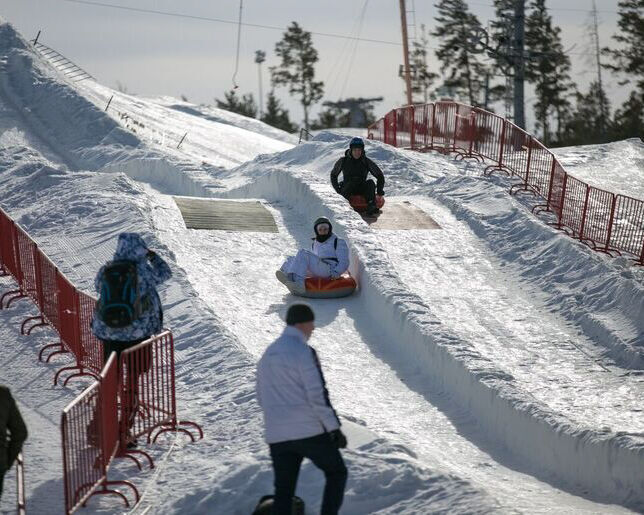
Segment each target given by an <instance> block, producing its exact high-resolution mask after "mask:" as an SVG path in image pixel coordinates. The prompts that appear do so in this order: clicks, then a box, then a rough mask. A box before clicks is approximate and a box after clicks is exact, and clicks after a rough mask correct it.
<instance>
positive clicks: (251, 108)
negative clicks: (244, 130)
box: [215, 89, 257, 118]
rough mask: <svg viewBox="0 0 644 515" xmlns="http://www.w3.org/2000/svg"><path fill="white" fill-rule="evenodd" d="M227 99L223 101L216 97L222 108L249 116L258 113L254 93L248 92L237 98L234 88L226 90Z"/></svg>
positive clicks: (225, 97) (225, 96)
mask: <svg viewBox="0 0 644 515" xmlns="http://www.w3.org/2000/svg"><path fill="white" fill-rule="evenodd" d="M224 99H225V101H221V100H219V99H217V98H215V102H217V107H219V108H220V109H225V110H226V111H232V112H233V113H238V114H242V115H244V116H248V117H249V118H255V116H256V114H257V104H256V103H255V99H254V98H253V94H252V93H247V94H246V95H244V96H243V97H242V98H241V99H239V98H237V93H236V92H235V90H234V89H231V90H230V91H226V92H225V93H224Z"/></svg>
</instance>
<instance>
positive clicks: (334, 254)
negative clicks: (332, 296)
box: [311, 234, 349, 275]
mask: <svg viewBox="0 0 644 515" xmlns="http://www.w3.org/2000/svg"><path fill="white" fill-rule="evenodd" d="M336 241H337V242H338V243H337V244H336V243H335V242H336ZM311 252H313V254H315V255H316V256H318V257H319V258H320V259H321V260H322V261H325V262H326V263H328V264H329V265H330V266H331V269H332V270H333V271H334V272H335V273H337V274H338V275H342V274H343V273H344V272H346V271H347V270H348V269H349V247H348V246H347V242H346V241H344V240H343V239H342V238H338V237H337V236H336V235H335V234H331V237H330V238H327V240H326V241H324V242H323V243H320V242H319V241H318V240H313V243H312V244H311Z"/></svg>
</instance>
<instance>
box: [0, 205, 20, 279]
mask: <svg viewBox="0 0 644 515" xmlns="http://www.w3.org/2000/svg"><path fill="white" fill-rule="evenodd" d="M14 243H15V239H14V223H13V220H12V219H11V218H9V215H7V213H5V212H4V211H3V210H1V209H0V261H2V267H3V269H4V270H6V271H7V272H8V273H10V274H11V275H12V276H13V277H14V278H15V279H16V280H17V279H18V265H17V263H16V253H15V250H14Z"/></svg>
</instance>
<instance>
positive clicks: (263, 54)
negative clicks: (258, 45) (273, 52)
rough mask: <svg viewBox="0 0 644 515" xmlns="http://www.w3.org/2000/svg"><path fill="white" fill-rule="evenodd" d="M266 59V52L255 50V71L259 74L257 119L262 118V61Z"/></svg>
mask: <svg viewBox="0 0 644 515" xmlns="http://www.w3.org/2000/svg"><path fill="white" fill-rule="evenodd" d="M264 61H266V52H264V51H262V50H255V62H256V63H257V72H258V76H259V113H258V114H257V118H258V119H259V120H261V119H262V111H263V108H262V101H263V93H262V63H263V62H264Z"/></svg>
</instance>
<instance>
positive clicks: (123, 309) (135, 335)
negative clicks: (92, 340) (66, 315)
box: [91, 232, 172, 426]
mask: <svg viewBox="0 0 644 515" xmlns="http://www.w3.org/2000/svg"><path fill="white" fill-rule="evenodd" d="M171 276H172V271H171V270H170V267H169V266H168V265H167V263H166V262H165V261H164V260H163V259H162V258H161V257H160V256H159V255H158V254H157V253H156V252H154V251H152V250H150V249H148V247H147V245H146V244H145V242H144V241H143V238H142V237H141V236H140V235H139V234H137V233H131V232H124V233H121V234H119V237H118V242H117V244H116V252H115V253H114V257H113V259H112V261H110V262H108V263H106V264H105V265H103V266H102V267H101V269H100V270H99V271H98V273H97V274H96V279H95V281H94V286H95V288H96V291H97V292H98V294H99V298H98V301H97V303H96V309H95V311H94V317H93V318H92V325H91V327H92V332H93V333H94V335H95V336H96V337H97V338H98V339H99V340H101V342H102V344H103V362H106V361H107V359H108V358H109V356H110V354H111V353H112V352H116V358H117V362H118V361H119V356H120V355H121V352H122V351H124V350H126V349H129V348H130V347H133V346H134V345H136V344H138V343H141V342H143V341H145V340H147V339H148V338H150V337H151V336H152V335H154V334H157V333H160V332H161V330H162V329H163V310H162V307H161V299H160V298H159V293H158V292H157V286H158V285H160V284H161V283H163V282H165V281H167V280H168V279H169V278H170V277H171ZM150 366H151V359H150V356H149V355H144V356H143V358H142V359H141V360H140V363H139V364H138V370H135V371H130V370H128V374H127V376H128V378H131V380H130V381H129V382H130V384H129V385H127V391H128V394H129V396H128V397H129V398H128V399H126V402H128V403H130V406H131V407H133V408H132V410H131V411H130V412H131V413H135V412H136V409H134V406H136V405H137V403H138V399H137V385H138V377H139V375H141V374H143V373H145V372H147V371H148V370H149V369H150ZM133 422H134V420H133V419H132V420H130V421H128V424H129V425H130V426H131V425H132V423H133Z"/></svg>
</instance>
